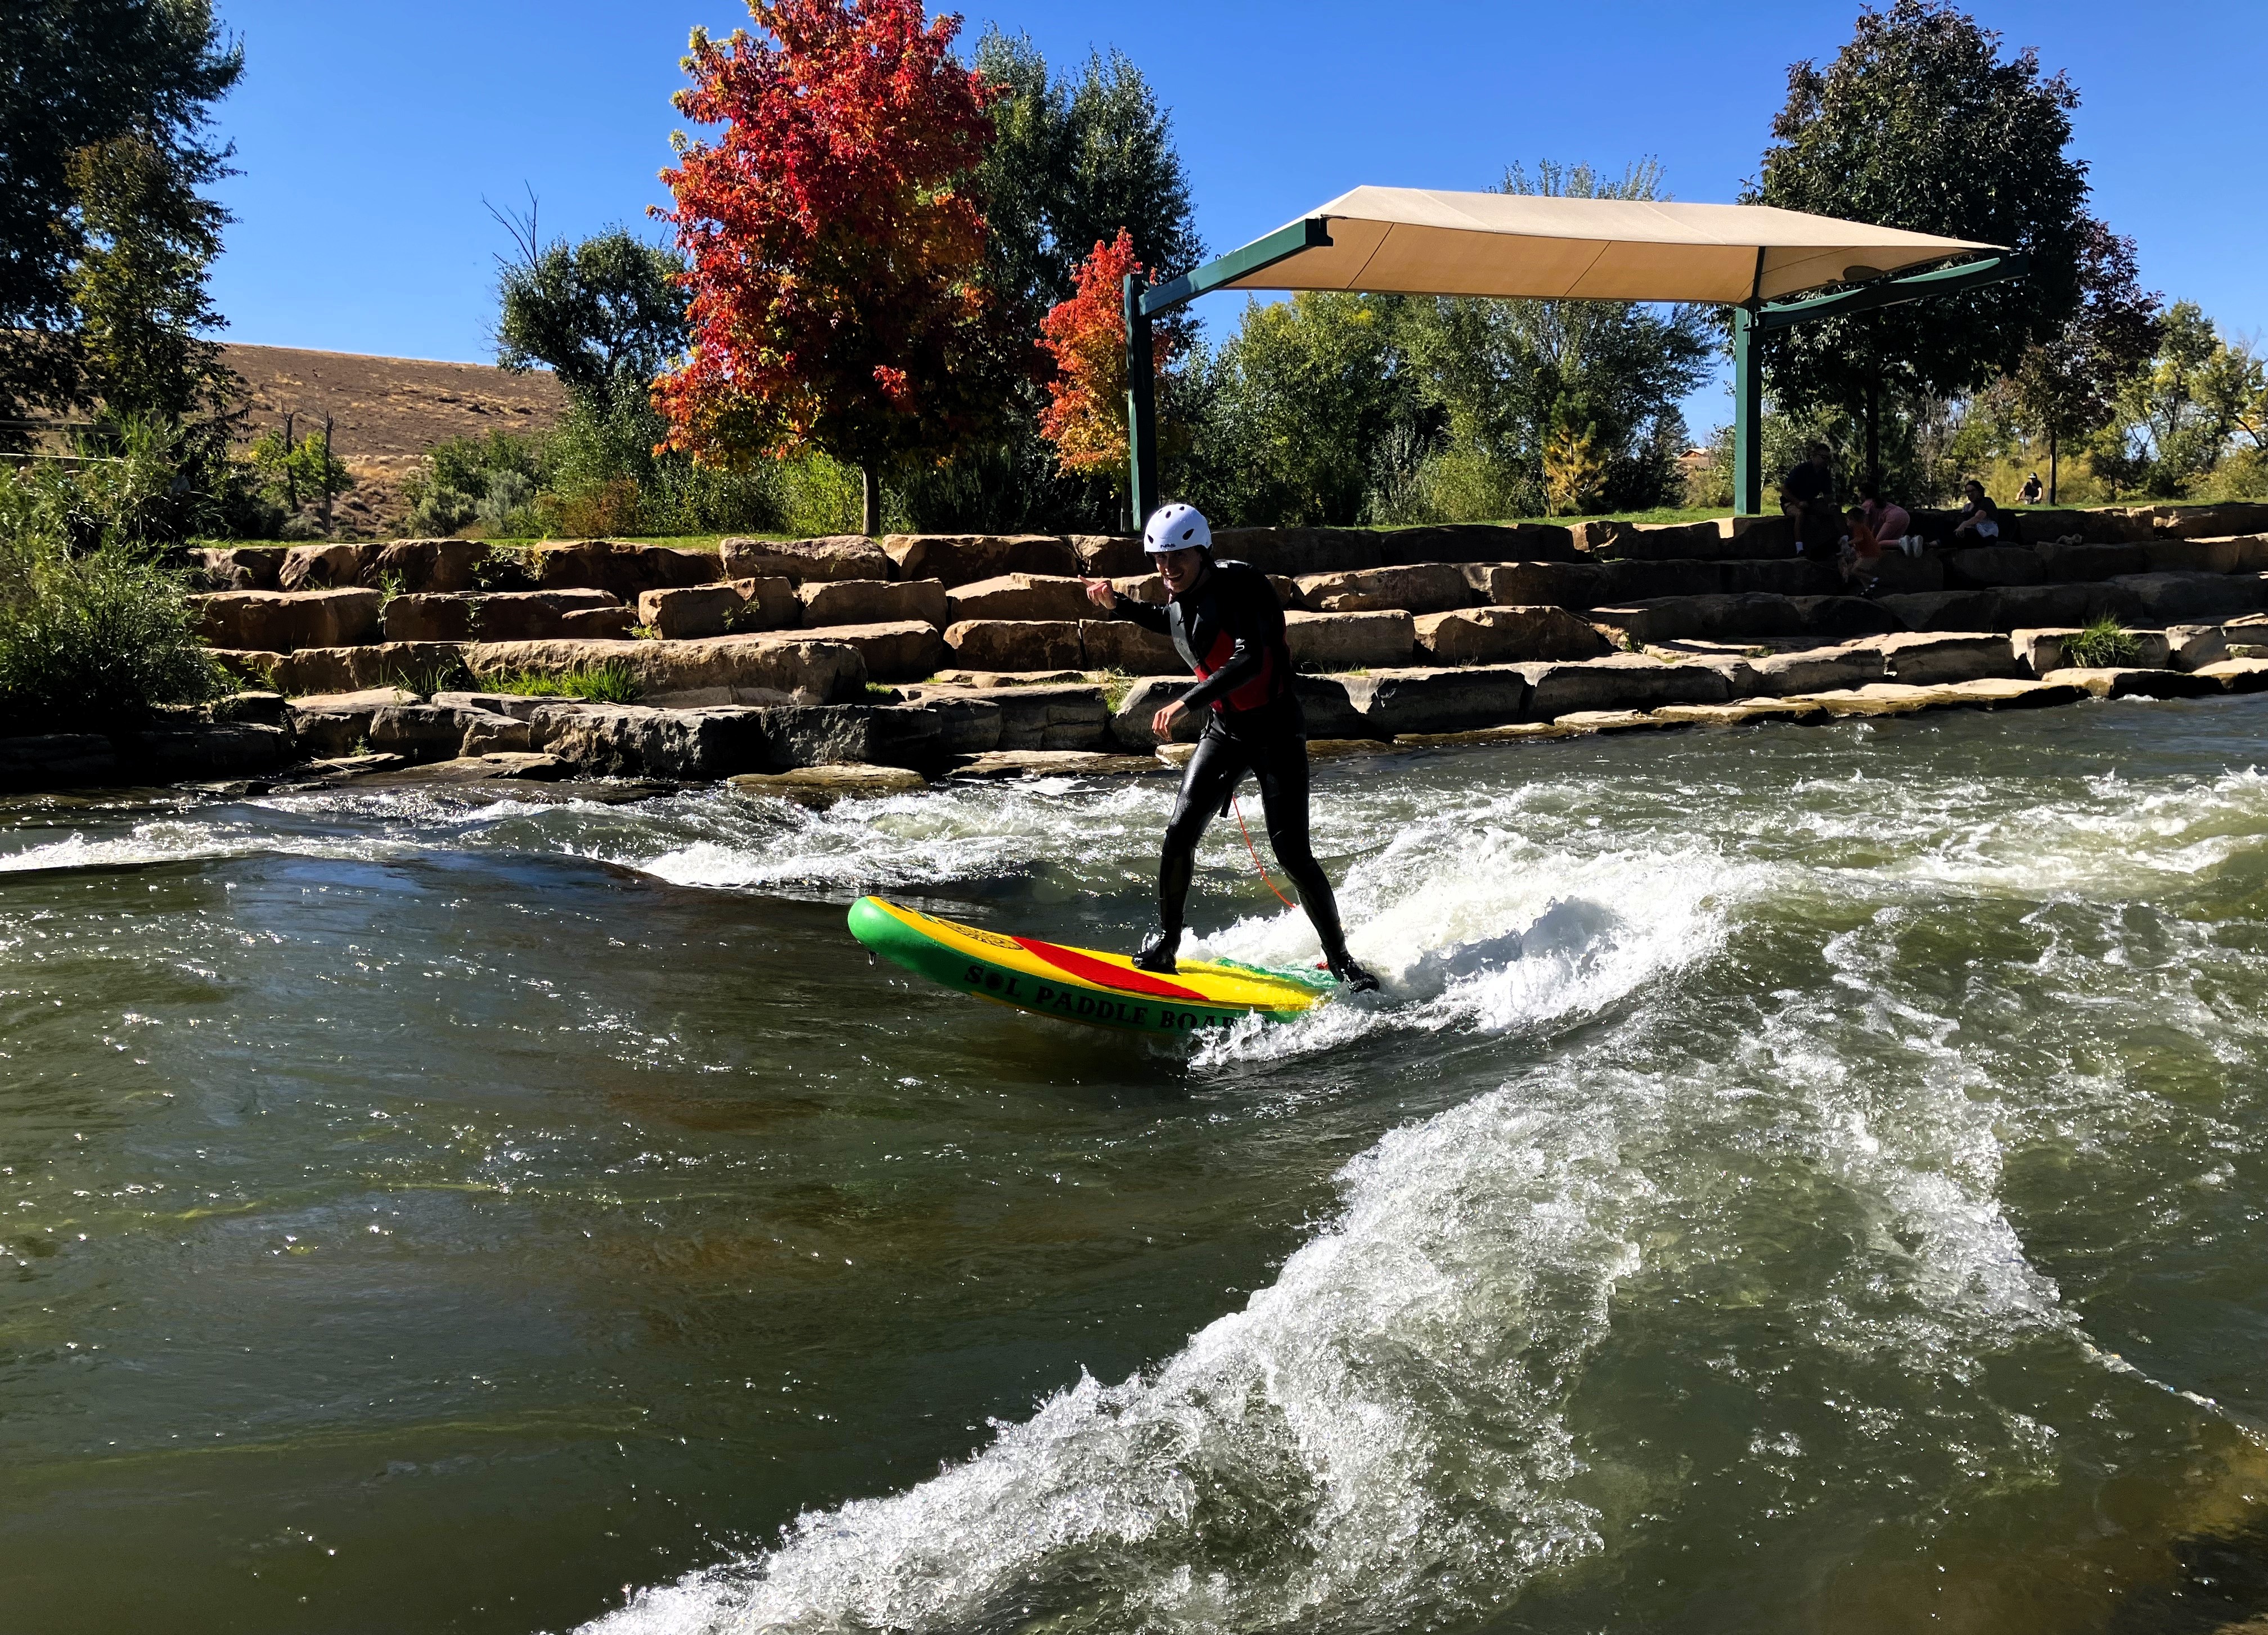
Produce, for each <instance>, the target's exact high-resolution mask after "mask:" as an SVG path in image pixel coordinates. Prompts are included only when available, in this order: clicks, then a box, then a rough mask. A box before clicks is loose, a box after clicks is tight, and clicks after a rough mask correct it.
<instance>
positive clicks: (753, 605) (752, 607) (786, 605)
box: [732, 574, 858, 630]
mask: <svg viewBox="0 0 2268 1635" xmlns="http://www.w3.org/2000/svg"><path fill="white" fill-rule="evenodd" d="M732 586H733V589H734V590H735V591H737V592H739V593H740V612H739V613H738V614H736V615H733V630H786V629H788V628H789V627H790V626H792V625H797V624H800V623H802V622H803V600H802V599H801V598H800V597H799V596H798V595H797V594H796V590H795V585H794V582H793V581H792V580H790V579H787V578H783V577H782V576H780V575H778V574H759V575H756V576H755V577H754V578H745V579H734V580H733V581H732ZM847 622H850V623H853V624H855V623H857V622H858V621H857V620H855V619H854V620H850V621H847Z"/></svg>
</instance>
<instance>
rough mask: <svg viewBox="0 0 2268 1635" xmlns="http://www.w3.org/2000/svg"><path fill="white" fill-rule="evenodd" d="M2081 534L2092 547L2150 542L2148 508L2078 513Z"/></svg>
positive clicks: (2103, 508) (2112, 507)
mask: <svg viewBox="0 0 2268 1635" xmlns="http://www.w3.org/2000/svg"><path fill="white" fill-rule="evenodd" d="M2079 531H2080V534H2081V535H2082V536H2084V540H2085V542H2086V543H2088V544H2089V545H2131V544H2140V543H2143V542H2146V541H2148V540H2149V538H2150V537H2151V535H2152V534H2153V533H2154V532H2155V530H2154V529H2153V528H2152V527H2151V526H2150V509H2149V507H2148V506H2147V505H2144V506H2131V505H2103V506H2097V507H2095V509H2093V510H2089V511H2082V512H2080V513H2079Z"/></svg>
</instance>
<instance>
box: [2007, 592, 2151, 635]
mask: <svg viewBox="0 0 2268 1635" xmlns="http://www.w3.org/2000/svg"><path fill="white" fill-rule="evenodd" d="M1993 594H1994V595H1995V596H1996V597H1997V598H1998V599H1999V607H2000V612H1999V618H2000V622H1999V625H1998V626H1996V627H1995V628H1997V629H2000V630H2021V629H2024V628H2027V627H2046V626H2049V625H2057V624H2069V625H2085V624H2092V623H2094V622H2095V620H2097V619H2100V618H2112V619H2117V621H2118V622H2120V623H2122V624H2124V623H2127V622H2131V621H2132V620H2135V619H2138V618H2139V617H2140V616H2141V613H2142V603H2141V600H2140V598H2139V597H2137V596H2135V595H2134V594H2133V593H2132V592H2130V591H2123V590H2120V589H2118V588H2117V586H2115V585H2113V584H2111V583H2110V582H2109V581H2107V580H2106V581H2104V582H2103V583H2102V584H2100V585H2011V586H2004V587H2003V588H2002V589H2000V590H1999V591H1996V592H1994V593H1993Z"/></svg>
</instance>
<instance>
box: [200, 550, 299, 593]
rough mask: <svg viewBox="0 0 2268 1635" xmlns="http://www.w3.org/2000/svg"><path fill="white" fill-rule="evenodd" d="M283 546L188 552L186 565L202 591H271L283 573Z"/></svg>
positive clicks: (276, 587)
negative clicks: (190, 569) (191, 569)
mask: <svg viewBox="0 0 2268 1635" xmlns="http://www.w3.org/2000/svg"><path fill="white" fill-rule="evenodd" d="M284 552H285V547H284V546H281V545H231V546H228V547H227V548H225V549H203V550H193V551H191V552H189V563H190V566H191V567H192V568H193V569H194V570H195V573H196V576H197V579H198V580H199V581H200V582H201V583H202V585H203V588H205V589H207V590H214V591H272V590H276V589H278V588H280V587H279V586H278V585H277V583H276V578H277V576H278V575H279V574H281V573H282V572H283V571H284Z"/></svg>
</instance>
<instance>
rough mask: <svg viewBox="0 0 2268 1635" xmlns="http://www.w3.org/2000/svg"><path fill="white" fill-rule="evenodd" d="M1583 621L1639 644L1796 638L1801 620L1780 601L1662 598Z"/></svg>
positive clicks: (1598, 611)
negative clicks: (1618, 633)
mask: <svg viewBox="0 0 2268 1635" xmlns="http://www.w3.org/2000/svg"><path fill="white" fill-rule="evenodd" d="M1587 617H1588V618H1589V619H1590V622H1592V623H1593V624H1594V625H1595V626H1598V627H1599V628H1601V629H1602V630H1618V631H1620V632H1621V633H1622V634H1623V635H1624V637H1626V638H1627V639H1628V640H1629V641H1631V642H1632V643H1635V644H1639V645H1646V644H1650V643H1655V642H1678V641H1728V640H1733V639H1735V638H1753V637H1764V636H1800V635H1802V634H1804V633H1805V631H1806V629H1807V621H1806V619H1805V617H1804V615H1803V613H1802V611H1801V610H1800V608H1798V607H1797V605H1796V604H1795V602H1793V600H1790V599H1788V598H1787V597H1786V596H1766V595H1753V596H1665V597H1662V598H1661V599H1660V600H1654V601H1641V602H1632V603H1631V604H1629V605H1628V606H1618V607H1613V608H1592V609H1591V611H1590V613H1589V615H1587Z"/></svg>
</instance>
